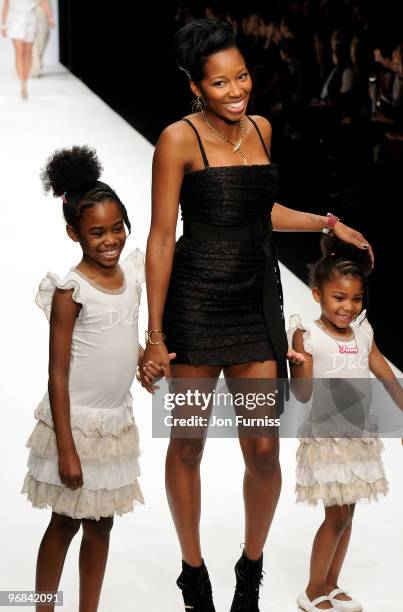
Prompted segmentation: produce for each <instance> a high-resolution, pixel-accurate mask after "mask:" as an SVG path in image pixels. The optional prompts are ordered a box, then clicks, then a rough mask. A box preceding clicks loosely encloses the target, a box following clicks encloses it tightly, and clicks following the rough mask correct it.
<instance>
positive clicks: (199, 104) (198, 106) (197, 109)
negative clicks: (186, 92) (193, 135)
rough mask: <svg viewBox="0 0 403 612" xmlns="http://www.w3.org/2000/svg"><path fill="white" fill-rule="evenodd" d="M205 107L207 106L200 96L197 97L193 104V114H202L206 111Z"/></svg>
mask: <svg viewBox="0 0 403 612" xmlns="http://www.w3.org/2000/svg"><path fill="white" fill-rule="evenodd" d="M204 106H205V105H204V102H203V100H202V99H201V98H200V97H199V96H197V98H195V99H194V100H193V101H192V104H191V108H192V113H201V112H202V111H203V109H204Z"/></svg>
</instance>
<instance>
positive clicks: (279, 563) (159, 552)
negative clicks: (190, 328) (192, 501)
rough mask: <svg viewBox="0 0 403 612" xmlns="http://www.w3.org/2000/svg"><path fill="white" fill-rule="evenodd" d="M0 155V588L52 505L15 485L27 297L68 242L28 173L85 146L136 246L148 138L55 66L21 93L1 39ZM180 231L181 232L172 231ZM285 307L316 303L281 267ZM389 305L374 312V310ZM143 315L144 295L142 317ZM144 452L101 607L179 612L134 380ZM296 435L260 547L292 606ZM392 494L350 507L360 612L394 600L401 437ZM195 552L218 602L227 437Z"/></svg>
mask: <svg viewBox="0 0 403 612" xmlns="http://www.w3.org/2000/svg"><path fill="white" fill-rule="evenodd" d="M0 143H1V144H0V167H1V170H2V171H1V184H0V193H1V208H2V224H1V225H2V236H3V238H2V241H1V242H2V244H1V249H2V252H3V264H2V300H1V311H2V316H1V322H2V335H1V337H2V353H1V359H2V368H1V369H2V380H3V382H2V394H1V404H0V407H1V414H2V439H1V445H0V449H1V450H0V452H1V492H2V496H1V498H2V510H1V521H0V530H1V548H0V550H1V553H0V556H1V571H0V590H25V589H33V588H34V574H35V561H36V554H37V548H38V545H39V542H40V540H41V537H42V534H43V532H44V529H45V526H46V525H47V522H48V520H49V517H50V512H49V511H45V510H34V509H32V508H31V507H30V505H28V504H27V502H26V500H25V498H24V497H23V496H22V495H20V493H19V491H20V488H21V485H22V481H23V477H24V474H25V465H26V461H27V458H28V451H27V449H26V448H24V444H25V441H26V439H27V437H28V435H29V433H30V431H31V430H32V428H33V425H34V418H33V411H34V409H35V407H36V405H37V403H38V402H39V400H40V399H41V397H42V395H43V392H44V390H45V388H46V385H47V342H48V324H47V322H46V320H45V317H44V315H43V313H42V312H41V311H40V310H39V308H37V306H35V303H34V296H35V293H36V290H37V286H38V283H39V281H40V279H41V278H42V277H43V276H44V275H45V273H46V272H47V271H48V270H52V271H54V272H57V273H58V274H59V275H63V274H64V273H65V272H67V270H68V269H69V268H70V267H71V266H72V265H73V264H74V263H75V262H77V261H78V258H79V252H78V250H77V249H75V245H73V243H72V242H71V241H70V240H68V238H67V237H66V236H65V232H64V223H63V219H62V210H61V204H60V201H59V200H57V199H52V198H50V197H49V198H45V197H44V196H43V194H42V192H41V185H40V181H39V178H38V173H39V170H40V168H41V166H42V165H43V164H44V161H45V160H46V157H47V156H48V155H49V154H50V153H51V152H52V151H53V150H54V149H55V148H60V147H63V146H69V145H72V144H83V143H89V144H91V145H93V146H94V147H95V148H96V149H97V151H98V154H99V157H100V159H101V160H102V162H103V164H104V167H105V172H104V175H103V176H104V179H105V180H106V181H107V182H108V183H110V184H111V185H112V186H114V187H115V188H116V190H117V191H118V193H119V195H120V197H121V198H122V200H123V201H124V202H125V203H126V205H127V208H128V212H129V216H130V219H131V221H132V225H133V235H132V237H130V239H129V241H128V244H127V247H126V252H127V253H128V252H129V251H130V250H131V249H133V248H134V247H135V246H138V247H140V248H141V249H142V250H144V248H145V244H146V237H147V233H148V227H149V218H150V170H151V157H152V152H153V149H152V146H151V145H150V144H149V143H148V142H147V141H146V140H145V139H144V138H143V137H142V136H140V135H139V134H138V133H137V132H136V131H135V130H134V129H133V128H131V127H130V126H129V125H128V124H127V123H126V122H125V121H124V120H123V119H121V118H120V117H119V116H118V115H117V114H115V113H114V112H113V111H111V110H110V109H109V108H108V106H107V105H106V104H104V103H103V102H102V101H101V100H100V99H99V98H97V97H96V96H95V95H94V94H93V93H92V92H91V91H90V90H89V89H88V88H87V87H85V86H84V85H83V84H82V83H81V82H80V81H79V80H77V79H76V78H75V77H73V76H72V75H71V74H69V73H68V72H67V71H66V70H65V69H64V68H63V67H61V66H55V67H51V68H48V69H47V72H46V75H45V76H44V77H43V78H41V79H39V80H37V81H35V82H31V83H30V99H29V100H28V101H27V102H23V101H21V100H20V99H19V97H18V83H17V80H16V78H15V77H14V73H13V69H12V53H11V45H10V43H9V41H5V40H4V39H0ZM178 232H179V233H180V230H179V229H178ZM282 274H283V283H284V293H285V300H286V310H287V315H289V314H291V312H295V311H296V312H300V313H301V314H302V315H304V316H305V317H307V318H311V317H312V316H314V315H315V314H316V311H315V309H314V306H313V301H312V299H311V297H310V292H309V291H308V289H307V288H306V287H305V286H304V285H303V284H302V283H301V282H300V281H299V280H298V279H296V277H294V276H293V275H292V274H291V273H290V272H289V271H287V270H285V269H284V268H282ZM386 315H387V313H386V312H385V316H386ZM145 326H146V303H145V294H143V304H142V312H141V316H140V322H139V329H140V332H141V336H140V337H141V338H142V335H143V330H144V329H145ZM133 393H134V398H135V416H136V419H137V422H138V424H139V427H140V433H141V440H142V444H141V446H142V450H143V455H142V458H141V464H142V470H143V476H142V478H141V486H142V489H143V492H144V495H145V498H146V502H147V504H146V506H144V507H138V508H136V509H135V511H134V513H133V514H131V515H126V516H124V517H121V518H120V517H118V518H117V519H116V521H115V526H114V529H113V532H112V538H111V549H110V557H109V561H108V567H107V572H106V577H105V582H104V588H103V592H102V596H101V604H100V608H99V610H100V611H101V612H110V611H111V610H116V611H119V612H129V611H130V610H137V611H141V612H179V611H180V610H182V609H183V606H182V602H181V597H180V592H179V590H178V589H177V587H176V585H175V580H176V578H177V576H178V574H179V571H180V552H179V547H178V544H177V540H176V535H175V532H174V528H173V524H172V521H171V517H170V513H169V510H168V506H167V503H166V500H165V489H164V455H165V449H166V445H167V444H166V441H165V440H163V441H161V440H157V439H152V438H151V412H150V410H151V399H150V396H148V395H147V394H146V392H145V391H144V390H143V389H142V388H141V387H140V386H138V385H135V387H134V389H133ZM296 446H297V443H296V441H295V440H282V444H281V461H282V469H283V491H282V495H281V498H280V502H279V506H278V510H277V513H276V516H275V520H274V523H273V527H272V530H271V534H270V537H269V541H268V543H267V545H266V548H265V571H266V572H267V573H266V576H265V578H264V587H263V590H262V599H261V610H262V612H267V611H268V610H272V611H273V612H274V611H276V612H292V611H295V610H296V609H297V606H296V604H295V598H296V596H297V595H298V594H299V593H300V592H301V590H303V588H304V587H305V585H306V580H307V575H308V563H309V555H310V547H311V543H312V537H313V534H314V533H315V531H316V529H317V528H318V526H319V524H320V521H321V516H322V510H321V509H319V508H318V509H317V510H315V509H311V508H306V507H303V506H296V504H295V503H294V493H293V489H294V466H295V450H296ZM385 446H386V451H385V455H384V461H385V465H386V469H387V473H388V477H389V480H390V486H391V492H390V495H389V496H388V497H387V498H386V499H385V500H382V501H380V502H379V503H378V504H373V505H365V504H362V505H359V506H358V508H357V511H356V518H355V520H354V528H353V529H354V535H353V539H352V544H351V551H350V553H349V556H348V560H347V562H346V566H345V570H344V574H343V580H342V581H341V584H342V586H343V587H344V588H346V589H348V590H349V591H352V592H353V593H354V595H355V596H356V597H357V598H358V599H360V600H361V601H363V602H364V603H365V611H366V612H397V610H401V601H402V595H401V568H402V548H403V544H402V537H403V536H402V534H403V530H402V526H401V521H402V516H403V490H402V469H401V466H402V458H403V455H402V453H403V447H402V446H401V444H400V440H397V439H392V440H385ZM202 471H203V520H202V538H203V546H204V557H205V560H206V563H207V565H208V568H209V572H210V576H211V578H212V583H213V589H214V592H215V599H216V606H217V612H225V611H227V612H228V610H229V606H230V601H231V598H232V595H233V587H234V584H235V580H234V574H233V565H234V563H235V561H236V560H237V558H238V556H239V555H240V553H241V550H240V544H241V542H242V541H243V523H242V515H243V504H242V494H241V488H242V473H243V470H242V460H241V453H240V450H239V448H238V442H237V441H236V440H209V441H208V444H207V448H206V453H205V457H204V461H203V468H202ZM78 544H79V538H78V537H77V538H76V541H75V542H73V545H72V546H71V549H70V551H69V553H68V557H67V560H66V565H65V569H64V573H63V577H62V583H61V587H60V588H61V590H63V591H64V607H63V608H62V609H63V610H66V611H68V612H74V611H76V610H77V608H78V606H77V602H78Z"/></svg>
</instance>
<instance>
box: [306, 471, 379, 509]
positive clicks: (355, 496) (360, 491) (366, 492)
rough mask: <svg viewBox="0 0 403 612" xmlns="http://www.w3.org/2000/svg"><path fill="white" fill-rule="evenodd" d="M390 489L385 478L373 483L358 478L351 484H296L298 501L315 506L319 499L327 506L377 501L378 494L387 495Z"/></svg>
mask: <svg viewBox="0 0 403 612" xmlns="http://www.w3.org/2000/svg"><path fill="white" fill-rule="evenodd" d="M388 490H389V486H388V482H387V480H386V479H384V478H381V479H379V480H376V481H375V482H371V483H368V482H363V481H362V480H359V479H356V480H355V481H354V482H351V483H349V484H341V483H339V482H329V483H326V484H323V485H321V484H315V485H313V486H311V487H307V486H302V485H299V484H297V486H296V493H297V502H306V503H308V504H310V505H313V506H316V504H317V503H318V501H323V504H324V505H325V506H343V505H344V504H355V503H356V502H358V501H359V500H362V499H367V500H368V501H377V500H378V496H379V495H386V494H387V493H388Z"/></svg>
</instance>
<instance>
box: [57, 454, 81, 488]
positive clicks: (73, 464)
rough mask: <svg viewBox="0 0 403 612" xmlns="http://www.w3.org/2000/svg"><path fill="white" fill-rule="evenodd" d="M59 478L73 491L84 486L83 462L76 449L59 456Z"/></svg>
mask: <svg viewBox="0 0 403 612" xmlns="http://www.w3.org/2000/svg"><path fill="white" fill-rule="evenodd" d="M59 476H60V480H61V481H62V483H63V484H64V485H66V487H68V488H69V489H72V491H75V490H76V489H78V488H79V487H82V486H83V473H82V470H81V461H80V457H79V456H78V454H77V451H76V450H75V449H73V450H69V451H65V452H62V453H60V454H59Z"/></svg>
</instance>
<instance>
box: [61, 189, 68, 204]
mask: <svg viewBox="0 0 403 612" xmlns="http://www.w3.org/2000/svg"><path fill="white" fill-rule="evenodd" d="M62 202H63V204H67V191H65V192H64V194H63V195H62Z"/></svg>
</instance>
